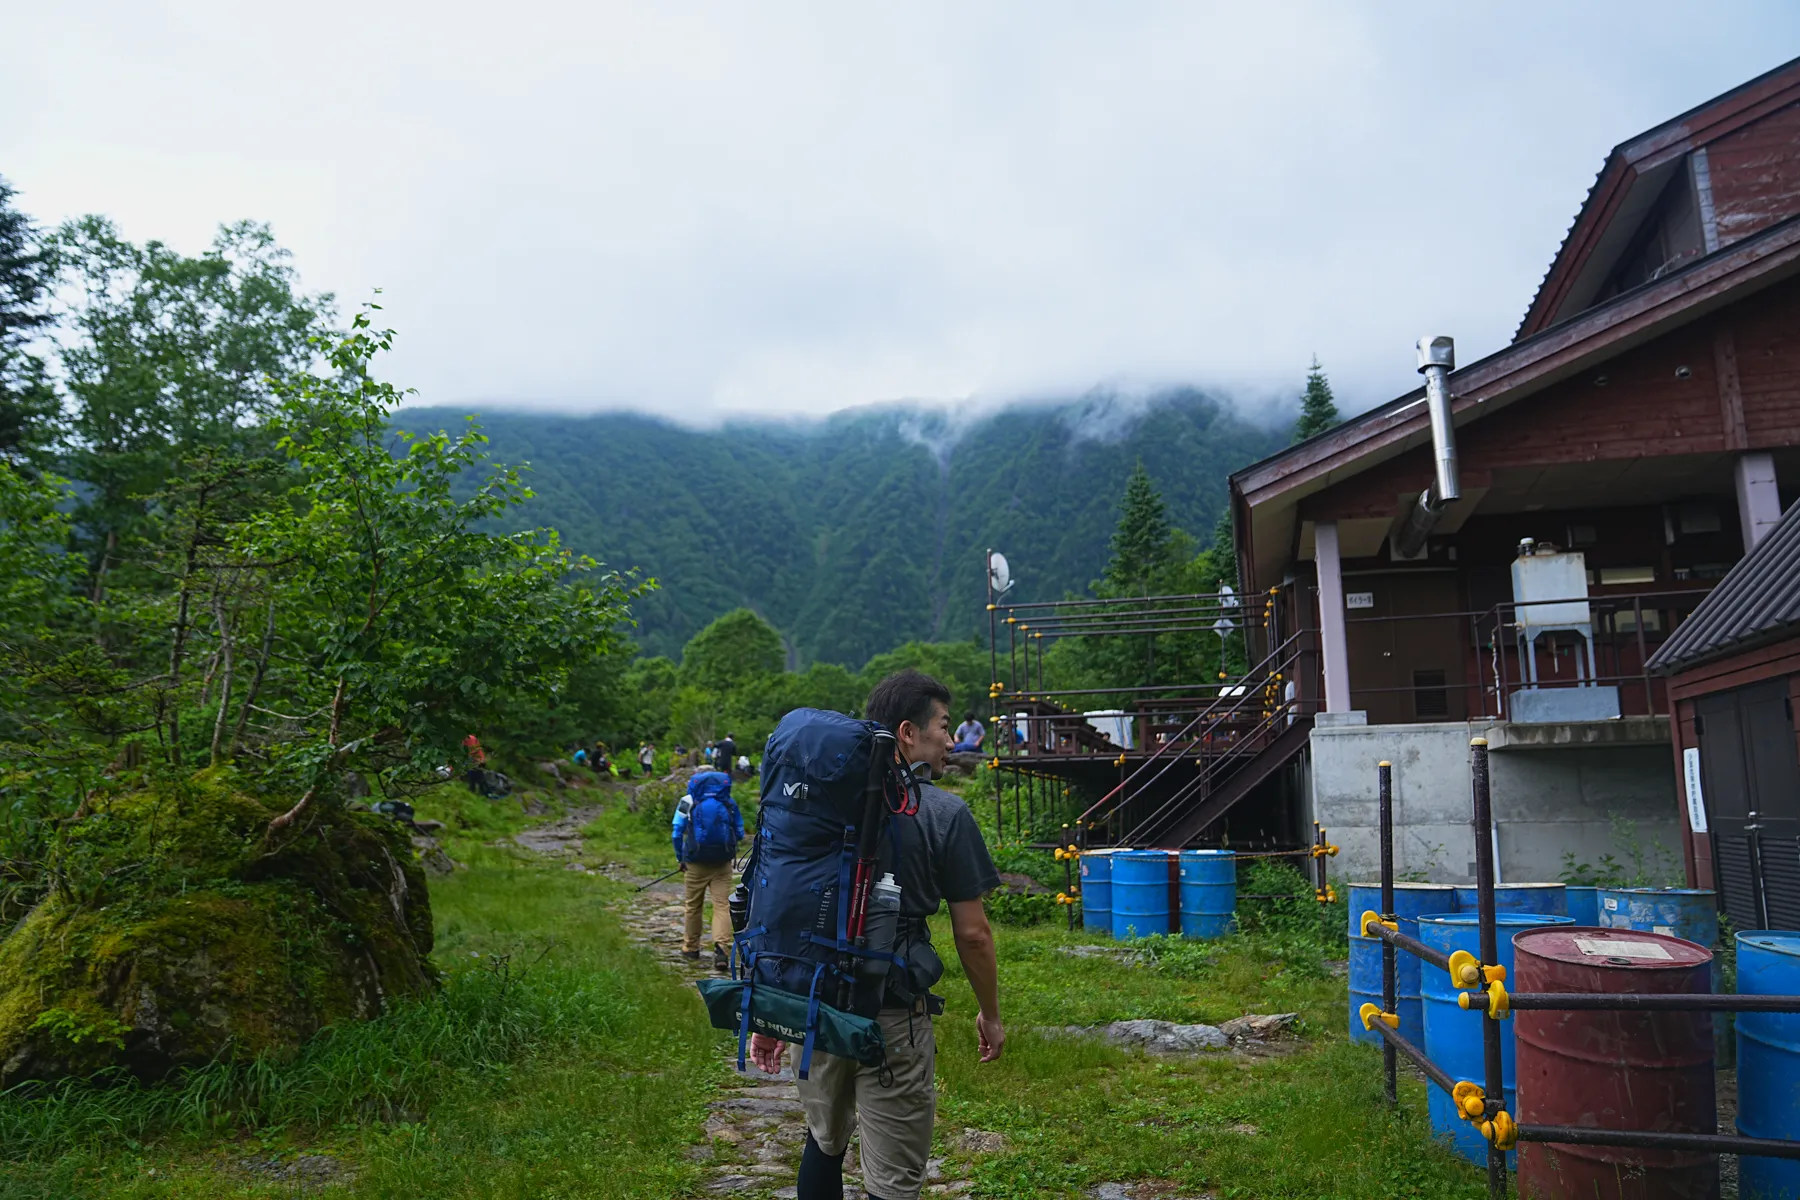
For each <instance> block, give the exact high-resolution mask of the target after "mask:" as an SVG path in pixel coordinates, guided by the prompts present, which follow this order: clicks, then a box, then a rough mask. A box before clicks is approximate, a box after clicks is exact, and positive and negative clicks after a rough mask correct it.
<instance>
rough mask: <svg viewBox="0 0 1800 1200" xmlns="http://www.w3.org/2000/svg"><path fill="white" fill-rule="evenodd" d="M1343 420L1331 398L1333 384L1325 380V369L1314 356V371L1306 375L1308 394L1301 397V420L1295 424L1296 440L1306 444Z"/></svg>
mask: <svg viewBox="0 0 1800 1200" xmlns="http://www.w3.org/2000/svg"><path fill="white" fill-rule="evenodd" d="M1341 420H1343V418H1342V417H1340V416H1338V410H1337V404H1336V403H1335V402H1334V401H1333V400H1332V397H1331V384H1330V382H1329V381H1328V380H1326V378H1325V370H1324V368H1323V367H1321V366H1319V358H1318V356H1317V355H1314V356H1313V360H1312V370H1310V371H1309V372H1307V375H1306V393H1305V394H1304V395H1303V396H1301V397H1300V419H1299V420H1298V421H1297V422H1295V424H1294V440H1295V441H1296V442H1304V441H1305V440H1306V439H1307V438H1309V437H1313V436H1314V435H1316V434H1321V433H1324V432H1325V431H1326V430H1327V429H1330V428H1331V427H1332V426H1333V425H1336V424H1337V423H1338V422H1340V421H1341Z"/></svg>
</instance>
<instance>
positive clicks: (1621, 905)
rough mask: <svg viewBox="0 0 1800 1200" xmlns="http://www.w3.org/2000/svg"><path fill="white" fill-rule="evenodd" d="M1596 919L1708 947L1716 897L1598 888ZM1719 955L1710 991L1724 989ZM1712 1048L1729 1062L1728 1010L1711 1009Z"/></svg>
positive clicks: (1713, 934) (1715, 932)
mask: <svg viewBox="0 0 1800 1200" xmlns="http://www.w3.org/2000/svg"><path fill="white" fill-rule="evenodd" d="M1599 897H1600V919H1599V921H1597V922H1596V924H1598V925H1600V926H1602V927H1604V928H1607V929H1635V930H1637V931H1638V932H1639V933H1662V934H1667V935H1668V936H1670V937H1678V938H1682V939H1683V940H1685V941H1690V942H1694V943H1697V944H1698V945H1701V946H1705V947H1706V948H1707V949H1708V950H1711V949H1712V948H1713V947H1714V946H1716V945H1718V944H1719V908H1718V904H1719V899H1718V896H1717V895H1716V894H1715V893H1713V892H1710V891H1707V890H1706V889H1704V888H1601V889H1600V891H1599ZM1724 979H1725V976H1724V974H1723V973H1722V972H1721V971H1720V969H1719V956H1718V955H1716V954H1715V955H1713V963H1712V986H1713V991H1715V992H1719V991H1723V990H1724ZM1712 1022H1713V1051H1714V1057H1715V1058H1716V1059H1717V1060H1718V1064H1719V1065H1720V1066H1728V1065H1730V1063H1731V1054H1732V1051H1733V1050H1734V1049H1735V1048H1736V1046H1735V1042H1734V1040H1733V1038H1732V1036H1731V1024H1732V1014H1730V1013H1713V1014H1712Z"/></svg>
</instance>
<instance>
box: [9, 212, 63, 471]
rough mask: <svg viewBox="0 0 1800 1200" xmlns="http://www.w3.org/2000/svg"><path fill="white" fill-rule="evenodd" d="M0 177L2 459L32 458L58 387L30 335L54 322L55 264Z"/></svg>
mask: <svg viewBox="0 0 1800 1200" xmlns="http://www.w3.org/2000/svg"><path fill="white" fill-rule="evenodd" d="M13 195H14V192H13V189H12V186H11V185H10V184H8V183H7V182H6V180H5V179H4V178H0V463H6V462H13V461H16V460H20V459H25V458H30V457H32V456H33V455H34V454H35V453H37V452H41V451H42V450H43V449H44V445H45V443H46V442H48V441H49V440H50V439H51V437H52V436H53V433H54V431H53V429H52V425H53V423H54V419H55V414H56V392H55V389H54V388H52V386H51V384H50V380H49V376H48V375H47V374H46V372H45V369H44V362H43V360H42V359H41V358H40V357H39V356H38V355H36V354H34V353H32V352H31V342H32V339H33V338H34V337H35V336H36V335H37V334H38V333H39V332H40V331H42V330H43V329H44V328H45V327H46V326H49V325H50V324H52V323H53V315H52V313H51V311H50V305H49V298H50V286H51V277H52V275H53V273H54V265H53V263H52V262H51V259H50V256H49V255H48V254H47V253H46V252H45V250H44V247H43V245H42V243H41V241H40V239H39V237H38V234H37V230H36V229H34V228H33V227H32V224H31V221H30V219H29V218H28V217H26V216H25V214H24V213H22V212H20V211H19V210H18V209H17V208H15V207H13Z"/></svg>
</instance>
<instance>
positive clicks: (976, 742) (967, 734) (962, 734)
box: [950, 712, 987, 754]
mask: <svg viewBox="0 0 1800 1200" xmlns="http://www.w3.org/2000/svg"><path fill="white" fill-rule="evenodd" d="M986 736H987V730H986V729H985V728H983V727H982V724H981V722H980V721H977V720H976V719H975V714H974V713H972V712H971V713H964V714H963V723H962V724H961V725H958V726H957V727H956V745H954V746H952V747H950V752H951V753H952V754H980V753H981V739H982V738H984V737H986Z"/></svg>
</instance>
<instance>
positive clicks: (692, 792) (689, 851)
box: [681, 771, 740, 863]
mask: <svg viewBox="0 0 1800 1200" xmlns="http://www.w3.org/2000/svg"><path fill="white" fill-rule="evenodd" d="M681 803H682V805H683V806H684V807H685V808H686V810H687V815H688V819H687V828H686V830H684V831H683V833H682V839H681V842H682V846H681V859H682V861H683V862H691V863H725V862H730V861H731V860H732V859H734V858H736V857H737V844H738V836H737V831H738V822H739V820H740V818H739V816H738V811H737V804H736V803H735V802H734V801H733V800H732V798H731V776H729V775H727V774H725V772H723V771H700V772H697V773H696V774H695V775H694V777H693V778H691V779H689V780H688V794H687V798H686V799H684V800H683V801H682V802H681Z"/></svg>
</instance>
